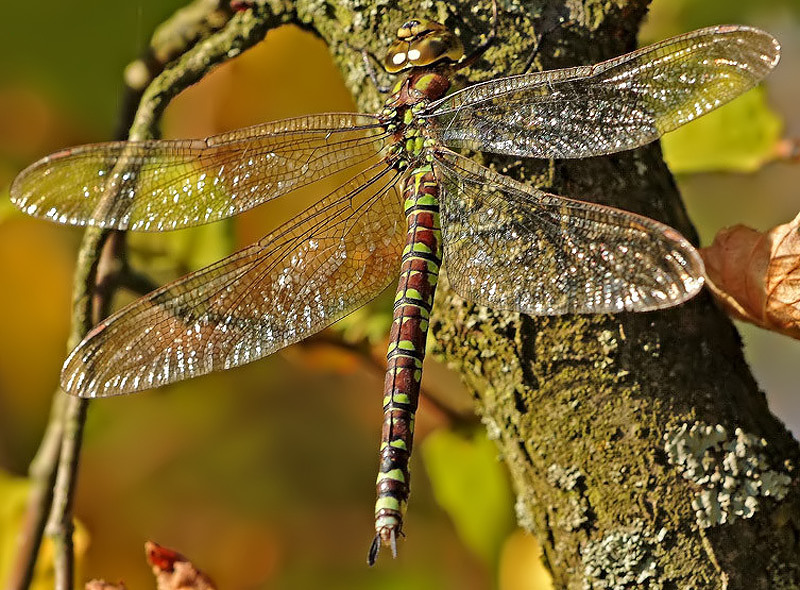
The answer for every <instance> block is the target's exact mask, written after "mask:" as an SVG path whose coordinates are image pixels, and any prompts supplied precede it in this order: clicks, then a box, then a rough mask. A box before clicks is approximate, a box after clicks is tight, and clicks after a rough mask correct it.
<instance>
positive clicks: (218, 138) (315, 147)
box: [11, 113, 387, 231]
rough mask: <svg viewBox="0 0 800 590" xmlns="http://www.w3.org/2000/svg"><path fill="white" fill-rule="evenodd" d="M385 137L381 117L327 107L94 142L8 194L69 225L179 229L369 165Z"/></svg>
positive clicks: (44, 163) (37, 167)
mask: <svg viewBox="0 0 800 590" xmlns="http://www.w3.org/2000/svg"><path fill="white" fill-rule="evenodd" d="M386 144H387V134H386V132H385V131H384V129H383V128H382V127H381V126H380V123H379V121H378V119H377V118H376V117H373V116H370V115H359V114H351V113H327V114H322V115H312V116H307V117H298V118H294V119H285V120H283V121H274V122H271V123H266V124H263V125H256V126H254V127H248V128H245V129H239V130H236V131H232V132H230V133H223V134H221V135H215V136H213V137H209V138H206V139H197V140H164V141H157V140H152V141H140V142H124V141H119V142H112V143H101V144H94V145H87V146H81V147H77V148H73V149H69V150H64V151H62V152H58V153H56V154H53V155H51V156H47V157H46V158H43V159H41V160H39V161H38V162H36V163H34V164H32V165H31V166H29V167H28V168H26V169H25V170H23V171H22V173H20V175H19V176H17V178H16V179H15V180H14V183H13V184H12V186H11V200H12V201H13V202H14V203H15V204H16V205H17V206H18V207H19V208H20V209H22V210H23V211H25V212H26V213H28V214H29V215H34V216H37V217H44V218H47V219H50V220H52V221H56V222H59V223H66V224H70V225H92V226H98V227H103V228H114V229H128V230H139V231H162V230H171V229H179V228H183V227H189V226H193V225H200V224H203V223H208V222H211V221H216V220H218V219H223V218H225V217H230V216H232V215H236V214H237V213H240V212H242V211H245V210H247V209H250V208H252V207H255V206H256V205H260V204H261V203H264V202H266V201H269V200H272V199H275V198H277V197H279V196H281V195H284V194H286V193H288V192H290V191H291V190H293V189H295V188H298V187H300V186H305V185H308V184H311V183H313V182H315V181H317V180H320V179H322V178H325V177H327V176H330V175H331V174H334V173H336V172H338V171H341V170H345V169H348V168H351V167H360V168H361V169H363V168H366V167H367V165H368V164H367V163H368V162H369V161H370V159H371V158H374V157H375V156H376V154H378V153H379V152H380V151H381V149H382V148H383V147H384V146H385V145H386Z"/></svg>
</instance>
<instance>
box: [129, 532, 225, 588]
mask: <svg viewBox="0 0 800 590" xmlns="http://www.w3.org/2000/svg"><path fill="white" fill-rule="evenodd" d="M144 550H145V553H146V554H147V561H148V562H149V563H150V565H151V567H152V568H153V574H154V575H155V576H156V583H157V585H158V590H216V586H215V585H214V582H212V581H211V578H209V577H208V576H207V575H205V574H204V573H203V572H201V571H200V570H199V569H197V568H196V567H194V565H192V562H190V561H189V560H188V559H187V558H186V557H184V556H183V555H181V554H180V553H178V552H177V551H173V550H172V549H167V548H166V547H162V546H161V545H159V544H157V543H153V542H152V541H147V543H145V544H144Z"/></svg>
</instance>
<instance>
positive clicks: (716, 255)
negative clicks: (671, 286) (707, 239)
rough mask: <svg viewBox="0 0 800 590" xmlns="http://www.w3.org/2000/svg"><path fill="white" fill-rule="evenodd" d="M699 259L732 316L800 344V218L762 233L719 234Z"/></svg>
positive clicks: (737, 228) (731, 230)
mask: <svg viewBox="0 0 800 590" xmlns="http://www.w3.org/2000/svg"><path fill="white" fill-rule="evenodd" d="M700 255H701V256H702V257H703V261H704V262H705V265H706V278H707V283H708V286H709V288H710V289H711V292H712V293H713V294H714V296H715V297H716V298H717V300H718V301H719V303H720V304H721V305H722V307H723V308H724V309H725V310H726V311H727V312H728V313H729V314H730V315H732V316H733V317H736V318H738V319H741V320H744V321H746V322H750V323H753V324H756V325H757V326H760V327H762V328H765V329H767V330H772V331H774V332H780V333H781V334H786V335H787V336H791V337H792V338H796V339H800V215H798V216H797V217H795V218H794V219H793V220H792V221H790V222H789V223H786V224H783V225H778V226H776V227H774V228H772V229H771V230H769V231H767V232H763V233H762V232H759V231H756V230H754V229H751V228H749V227H746V226H744V225H736V226H734V227H730V228H727V229H724V230H721V231H720V232H719V233H717V235H716V236H715V237H714V243H713V244H711V246H709V247H708V248H702V249H701V250H700Z"/></svg>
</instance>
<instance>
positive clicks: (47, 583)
mask: <svg viewBox="0 0 800 590" xmlns="http://www.w3.org/2000/svg"><path fill="white" fill-rule="evenodd" d="M29 491H30V482H29V481H28V480H27V479H25V478H22V477H13V476H11V475H8V474H6V473H5V472H2V471H0V582H3V583H5V582H6V581H7V580H8V579H9V576H10V575H11V568H12V567H13V565H14V560H15V559H16V552H17V542H18V535H19V533H20V527H21V526H22V522H23V519H24V517H25V512H26V510H27V503H28V493H29ZM73 540H74V543H75V567H76V570H77V572H78V575H77V577H78V578H80V570H81V569H82V566H83V557H84V555H85V553H86V549H87V548H88V546H89V535H88V533H87V532H86V529H85V528H84V527H83V526H82V525H81V524H80V523H76V527H75V535H74V537H73ZM33 576H34V577H33V583H32V584H31V586H30V588H31V590H50V589H52V588H53V587H54V584H55V579H54V571H53V546H52V543H51V542H50V540H49V539H48V538H46V537H45V539H44V540H43V542H42V546H41V548H40V550H39V557H38V559H37V560H36V566H35V568H34V574H33Z"/></svg>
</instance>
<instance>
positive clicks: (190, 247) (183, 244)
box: [128, 220, 235, 282]
mask: <svg viewBox="0 0 800 590" xmlns="http://www.w3.org/2000/svg"><path fill="white" fill-rule="evenodd" d="M128 243H129V244H130V247H131V260H132V261H133V263H134V266H135V267H137V268H142V269H145V270H146V272H147V273H148V274H149V275H151V276H152V277H153V278H154V279H155V280H156V281H157V282H164V281H167V280H172V279H174V278H175V277H177V276H180V275H183V274H186V273H188V272H190V271H193V270H197V269H200V268H203V267H205V266H208V265H209V264H212V263H213V262H216V261H217V260H219V259H220V258H223V257H225V256H227V255H228V254H230V253H231V252H233V250H234V249H235V248H234V235H233V222H232V221H231V220H224V221H221V222H218V223H209V224H206V225H200V226H197V227H192V228H189V229H183V230H178V231H172V232H164V233H158V234H156V233H138V232H131V233H130V234H129V235H128Z"/></svg>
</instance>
